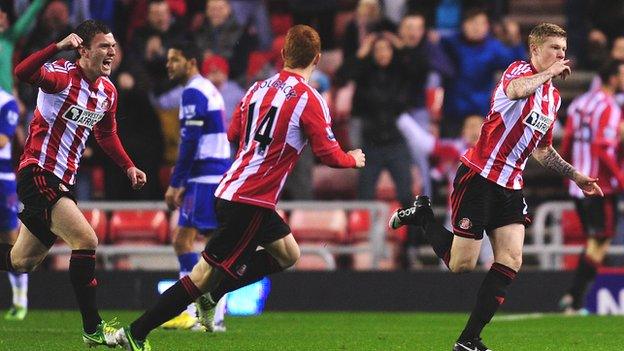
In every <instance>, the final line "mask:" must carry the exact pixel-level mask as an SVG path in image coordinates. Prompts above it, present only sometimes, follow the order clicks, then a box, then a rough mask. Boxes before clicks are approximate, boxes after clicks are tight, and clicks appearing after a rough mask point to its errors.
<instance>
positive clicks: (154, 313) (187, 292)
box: [130, 275, 202, 340]
mask: <svg viewBox="0 0 624 351" xmlns="http://www.w3.org/2000/svg"><path fill="white" fill-rule="evenodd" d="M201 294H202V293H201V291H200V290H199V289H198V288H197V286H195V283H193V281H192V280H191V278H190V277H189V276H188V275H187V276H186V277H184V278H182V279H180V280H178V282H177V283H175V284H174V285H173V286H172V287H170V288H169V289H167V290H166V291H165V292H164V293H162V295H160V298H159V299H158V301H157V302H156V305H154V307H152V308H151V309H150V310H148V311H145V313H143V315H142V316H141V317H139V318H138V319H137V320H135V321H134V322H132V324H130V333H132V336H133V337H134V338H136V339H138V340H145V338H146V337H147V334H149V332H150V331H152V330H153V329H154V328H157V327H159V326H160V325H161V324H163V323H164V322H166V321H168V320H170V319H171V318H173V317H175V316H177V315H178V314H180V313H181V312H182V311H184V310H185V309H186V307H187V306H188V305H189V304H190V303H191V302H193V301H195V300H197V298H199V297H200V296H201Z"/></svg>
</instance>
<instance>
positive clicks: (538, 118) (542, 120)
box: [522, 110, 555, 134]
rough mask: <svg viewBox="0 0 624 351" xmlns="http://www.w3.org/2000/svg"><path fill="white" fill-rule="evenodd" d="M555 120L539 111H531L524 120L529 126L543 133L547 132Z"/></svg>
mask: <svg viewBox="0 0 624 351" xmlns="http://www.w3.org/2000/svg"><path fill="white" fill-rule="evenodd" d="M554 121H555V119H554V118H552V117H549V116H546V115H545V114H543V113H540V112H539V111H535V110H533V111H531V112H529V114H528V115H527V116H526V117H525V118H524V120H523V121H522V122H523V123H524V124H525V125H527V126H528V127H529V128H531V129H533V130H536V131H538V132H540V133H542V134H546V132H547V131H548V128H550V125H551V124H552V123H553V122H554Z"/></svg>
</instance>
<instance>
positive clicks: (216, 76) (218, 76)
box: [201, 55, 245, 129]
mask: <svg viewBox="0 0 624 351" xmlns="http://www.w3.org/2000/svg"><path fill="white" fill-rule="evenodd" d="M229 70H230V67H229V65H228V63H227V61H226V60H225V59H224V58H223V57H221V56H216V55H213V56H210V57H208V58H206V59H205V60H204V62H203V63H202V66H201V74H202V75H203V76H204V77H206V78H208V79H209V80H210V81H211V82H212V84H214V85H215V86H216V87H217V89H219V92H221V95H222V96H223V101H224V102H225V116H224V117H225V128H226V129H227V128H228V126H229V125H230V120H231V118H232V113H233V112H234V109H235V108H236V106H237V105H238V103H239V102H240V100H241V99H242V98H243V96H244V95H245V90H243V88H241V87H240V85H238V83H236V82H235V81H233V80H230V79H228V74H229Z"/></svg>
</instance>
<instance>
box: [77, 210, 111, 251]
mask: <svg viewBox="0 0 624 351" xmlns="http://www.w3.org/2000/svg"><path fill="white" fill-rule="evenodd" d="M82 214H83V215H84V216H85V218H86V219H87V222H89V224H90V225H91V228H93V230H94V231H95V235H97V237H98V241H99V242H100V244H104V243H106V242H107V240H108V238H107V236H108V235H107V234H108V218H107V217H106V212H104V211H102V210H98V209H92V210H82Z"/></svg>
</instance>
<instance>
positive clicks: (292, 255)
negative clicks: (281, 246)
mask: <svg viewBox="0 0 624 351" xmlns="http://www.w3.org/2000/svg"><path fill="white" fill-rule="evenodd" d="M299 257H301V249H299V246H297V247H293V248H291V249H290V250H288V255H286V257H284V260H283V262H280V264H281V266H282V268H284V269H286V268H288V267H292V266H294V265H295V263H297V261H299Z"/></svg>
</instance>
